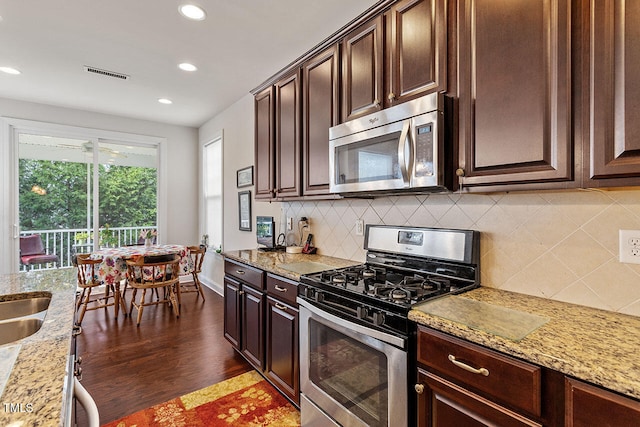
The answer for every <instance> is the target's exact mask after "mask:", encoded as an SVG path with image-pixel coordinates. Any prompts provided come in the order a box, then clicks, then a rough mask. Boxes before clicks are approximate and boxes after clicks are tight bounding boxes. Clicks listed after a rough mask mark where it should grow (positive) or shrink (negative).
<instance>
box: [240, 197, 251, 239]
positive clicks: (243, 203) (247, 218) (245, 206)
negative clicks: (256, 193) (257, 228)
mask: <svg viewBox="0 0 640 427" xmlns="http://www.w3.org/2000/svg"><path fill="white" fill-rule="evenodd" d="M238 220H239V224H240V227H239V228H240V231H251V191H240V192H239V193H238Z"/></svg>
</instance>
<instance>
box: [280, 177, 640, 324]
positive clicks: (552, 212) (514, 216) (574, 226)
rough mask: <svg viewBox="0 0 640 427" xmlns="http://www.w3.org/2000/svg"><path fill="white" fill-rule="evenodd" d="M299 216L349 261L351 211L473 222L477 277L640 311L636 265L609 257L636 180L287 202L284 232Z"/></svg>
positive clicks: (388, 220)
mask: <svg viewBox="0 0 640 427" xmlns="http://www.w3.org/2000/svg"><path fill="white" fill-rule="evenodd" d="M303 216H306V217H308V218H309V221H310V226H311V232H312V233H313V235H314V244H315V246H317V247H318V252H319V253H321V254H323V255H330V256H336V257H340V258H348V259H353V260H357V261H364V254H365V251H364V249H363V248H362V247H363V239H364V238H363V236H357V235H356V230H355V223H356V220H358V219H361V220H363V221H364V223H365V224H387V225H410V226H423V227H442V228H464V229H474V230H478V231H480V232H481V236H482V237H481V243H480V250H481V276H482V278H481V283H482V285H483V286H488V287H493V288H499V289H505V290H510V291H515V292H520V293H525V294H529V295H535V296H540V297H545V298H551V299H554V300H560V301H566V302H571V303H576V304H581V305H587V306H591V307H596V308H601V309H605V310H610V311H616V312H620V313H626V314H630V315H634V316H640V265H638V264H622V263H620V262H619V261H618V240H619V239H618V230H620V229H631V230H640V189H639V188H633V189H624V190H620V189H617V190H610V191H608V190H577V191H561V192H560V191H559V192H524V193H523V192H516V193H494V194H488V195H472V194H433V195H420V196H398V197H395V196H394V197H383V198H376V199H341V200H330V201H303V202H286V203H283V204H282V219H283V222H284V220H285V218H287V217H292V218H293V220H294V227H293V228H294V230H293V231H292V232H289V233H290V234H289V235H288V236H287V238H288V241H289V242H292V241H296V242H297V241H298V240H299V235H298V231H297V227H296V225H297V223H298V220H299V219H300V217H303Z"/></svg>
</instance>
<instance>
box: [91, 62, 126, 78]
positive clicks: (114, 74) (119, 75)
mask: <svg viewBox="0 0 640 427" xmlns="http://www.w3.org/2000/svg"><path fill="white" fill-rule="evenodd" d="M84 70H85V71H86V72H87V73H94V74H100V75H102V76H107V77H113V78H115V79H120V80H129V76H128V75H126V74H122V73H117V72H115V71H108V70H103V69H100V68H96V67H89V66H87V65H85V66H84Z"/></svg>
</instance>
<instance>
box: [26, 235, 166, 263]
mask: <svg viewBox="0 0 640 427" xmlns="http://www.w3.org/2000/svg"><path fill="white" fill-rule="evenodd" d="M155 229H156V227H155V226H140V227H112V228H110V229H109V231H110V236H111V239H107V240H106V242H105V241H103V242H101V244H100V245H99V247H105V246H113V247H117V246H125V245H131V244H136V243H137V242H138V238H139V237H140V232H141V231H142V230H155ZM100 232H101V233H102V234H104V230H103V229H101V230H100ZM79 233H87V234H88V235H89V236H92V233H91V230H87V229H85V228H72V229H64V230H24V231H21V232H20V236H28V235H30V234H39V235H40V237H41V238H42V243H43V245H44V247H45V251H46V252H47V253H48V254H55V255H58V257H59V258H60V262H59V264H58V267H71V266H72V265H73V263H72V261H71V259H72V257H73V255H74V254H76V253H84V252H91V250H92V249H93V246H94V244H93V239H91V238H89V239H88V240H86V241H84V242H82V241H77V240H76V239H75V237H76V234H79ZM101 238H102V237H101ZM102 240H104V239H102ZM55 267H56V266H55V265H53V263H50V264H39V265H32V266H30V267H29V269H30V270H45V269H50V268H55ZM26 270H27V268H26V266H24V265H22V264H20V271H26Z"/></svg>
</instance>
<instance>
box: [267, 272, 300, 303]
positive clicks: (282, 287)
mask: <svg viewBox="0 0 640 427" xmlns="http://www.w3.org/2000/svg"><path fill="white" fill-rule="evenodd" d="M267 294H269V295H271V296H272V297H274V298H277V299H279V300H282V301H284V302H287V303H289V304H293V305H294V306H296V307H297V304H296V296H298V283H297V282H294V281H291V280H287V279H285V278H282V277H278V276H274V275H272V274H267Z"/></svg>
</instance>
